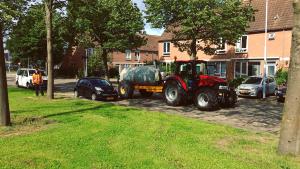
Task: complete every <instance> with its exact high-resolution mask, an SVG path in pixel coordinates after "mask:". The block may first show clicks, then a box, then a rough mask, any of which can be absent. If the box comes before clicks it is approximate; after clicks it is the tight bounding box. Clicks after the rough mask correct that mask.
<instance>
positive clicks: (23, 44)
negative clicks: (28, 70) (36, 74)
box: [7, 4, 67, 63]
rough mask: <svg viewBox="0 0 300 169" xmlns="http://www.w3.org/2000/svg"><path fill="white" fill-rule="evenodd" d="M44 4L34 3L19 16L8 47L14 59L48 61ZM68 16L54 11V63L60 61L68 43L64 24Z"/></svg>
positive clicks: (34, 61)
mask: <svg viewBox="0 0 300 169" xmlns="http://www.w3.org/2000/svg"><path fill="white" fill-rule="evenodd" d="M44 13H45V12H44V6H43V5H42V4H37V5H32V6H31V7H30V8H29V9H28V11H27V12H26V14H24V15H23V16H22V17H20V18H19V21H18V23H17V25H16V26H14V27H13V29H12V31H11V33H10V38H9V39H8V41H7V47H8V49H9V50H10V52H11V53H12V56H13V57H14V59H22V58H26V59H27V58H30V60H32V61H33V63H36V61H37V60H42V61H46V57H47V41H46V38H45V37H46V26H45V21H44V18H45V14H44ZM65 20H66V18H65V17H63V16H62V15H61V14H60V13H58V12H56V13H54V17H53V30H54V32H53V33H54V34H53V46H54V48H53V49H54V50H53V53H54V55H53V56H54V63H58V62H59V61H60V60H61V59H62V57H63V55H64V50H66V49H64V48H65V47H66V45H67V43H66V41H65V37H66V34H67V28H66V25H65V24H64V23H65V22H64V21H65Z"/></svg>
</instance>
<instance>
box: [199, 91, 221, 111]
mask: <svg viewBox="0 0 300 169" xmlns="http://www.w3.org/2000/svg"><path fill="white" fill-rule="evenodd" d="M194 103H195V105H196V106H197V108H198V109H200V110H206V111H211V110H215V109H217V108H218V107H219V106H218V96H217V92H216V91H215V90H213V89H210V88H201V89H199V90H197V91H196V94H195V97H194Z"/></svg>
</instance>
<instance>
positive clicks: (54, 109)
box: [0, 88, 300, 169]
mask: <svg viewBox="0 0 300 169" xmlns="http://www.w3.org/2000/svg"><path fill="white" fill-rule="evenodd" d="M9 96H10V106H11V112H12V120H13V125H12V127H1V128H0V157H1V158H0V168H1V169H3V168H4V169H5V168H20V169H23V168H103V169H106V168H154V169H158V168H180V169H181V168H187V169H190V168H197V169H198V168H200V169H215V168H216V169H226V168H227V169H241V168H245V169H255V168H257V169H295V168H300V159H299V158H295V157H289V156H278V155H277V154H276V147H277V143H278V139H277V137H276V136H274V135H271V134H264V133H254V132H249V131H244V130H240V129H235V128H231V127H228V126H223V125H216V124H210V123H206V122H202V121H199V120H195V119H189V118H185V117H181V116H176V115H168V114H164V113H158V112H148V111H146V110H141V109H135V108H130V107H121V106H114V105H111V104H106V103H101V102H92V101H87V100H82V99H75V100H73V99H66V98H60V99H56V100H54V101H48V100H47V99H46V98H45V97H35V96H34V94H33V91H28V90H25V89H16V88H10V89H9Z"/></svg>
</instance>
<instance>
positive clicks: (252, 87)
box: [236, 76, 276, 98]
mask: <svg viewBox="0 0 300 169" xmlns="http://www.w3.org/2000/svg"><path fill="white" fill-rule="evenodd" d="M266 82H267V83H266V94H267V95H273V94H275V90H276V82H275V79H274V78H273V77H267V81H266ZM236 93H237V95H238V96H251V97H257V98H262V96H263V78H262V77H260V76H251V77H248V78H247V79H246V80H245V81H244V82H243V83H242V84H241V85H240V86H238V88H237V90H236Z"/></svg>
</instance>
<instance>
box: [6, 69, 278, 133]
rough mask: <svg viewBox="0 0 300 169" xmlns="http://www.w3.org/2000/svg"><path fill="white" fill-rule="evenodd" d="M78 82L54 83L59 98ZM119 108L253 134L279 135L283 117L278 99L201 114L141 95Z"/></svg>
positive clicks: (246, 102)
mask: <svg viewBox="0 0 300 169" xmlns="http://www.w3.org/2000/svg"><path fill="white" fill-rule="evenodd" d="M7 79H8V85H15V75H14V74H8V76H7ZM75 83H76V79H55V91H56V96H62V97H73V92H72V90H73V88H74V86H75ZM111 103H113V104H117V105H124V106H132V107H139V108H144V109H147V110H150V111H159V112H166V113H170V114H180V115H184V116H187V117H192V118H196V119H201V120H205V121H209V122H213V123H221V124H225V125H230V126H234V127H237V128H243V129H249V130H254V131H265V132H270V133H275V134H277V133H278V132H279V126H280V122H281V117H282V114H281V112H282V108H283V104H282V103H277V102H276V99H275V97H269V98H268V99H266V100H264V101H263V100H257V99H249V98H239V101H238V104H237V106H236V107H235V108H229V109H220V110H217V111H213V112H205V111H199V110H198V109H197V108H196V107H195V106H193V105H187V106H181V107H171V106H167V105H166V104H165V103H164V101H163V98H162V96H161V95H160V94H155V95H153V96H152V97H150V98H142V97H141V96H139V94H138V93H136V94H135V97H134V99H130V100H119V101H117V102H111Z"/></svg>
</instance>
